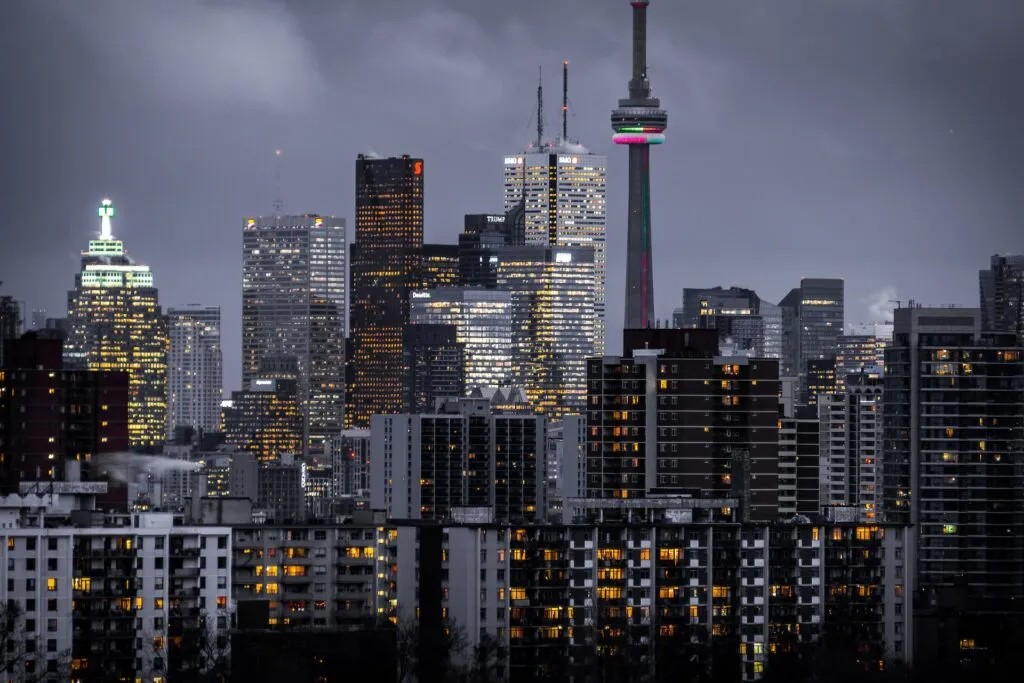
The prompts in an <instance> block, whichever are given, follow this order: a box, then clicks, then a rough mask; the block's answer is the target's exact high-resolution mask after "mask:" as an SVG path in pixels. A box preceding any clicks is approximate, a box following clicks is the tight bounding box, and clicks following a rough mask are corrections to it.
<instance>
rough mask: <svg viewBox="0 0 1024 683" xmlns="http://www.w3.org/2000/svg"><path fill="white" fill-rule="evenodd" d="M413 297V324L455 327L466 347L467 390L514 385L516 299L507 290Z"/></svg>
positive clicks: (421, 292) (437, 292)
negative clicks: (513, 312)
mask: <svg viewBox="0 0 1024 683" xmlns="http://www.w3.org/2000/svg"><path fill="white" fill-rule="evenodd" d="M411 298H412V308H411V310H410V314H409V322H410V323H411V324H413V325H419V324H429V325H452V326H454V327H455V336H456V340H457V341H458V343H460V344H462V345H463V347H464V357H465V388H466V389H467V390H470V389H475V388H478V387H496V386H505V385H507V384H508V383H509V382H510V380H511V378H512V341H511V340H512V299H511V297H510V295H509V293H508V292H507V291H503V290H499V289H481V288H477V287H445V288H441V289H430V290H419V291H415V292H412V295H411ZM403 379H405V378H404V377H403Z"/></svg>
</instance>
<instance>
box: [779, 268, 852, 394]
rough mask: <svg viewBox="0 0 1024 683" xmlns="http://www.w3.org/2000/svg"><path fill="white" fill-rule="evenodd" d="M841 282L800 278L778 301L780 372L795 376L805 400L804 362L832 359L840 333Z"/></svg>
mask: <svg viewBox="0 0 1024 683" xmlns="http://www.w3.org/2000/svg"><path fill="white" fill-rule="evenodd" d="M844 292H845V283H844V281H843V280H841V279H835V278H804V279H802V280H800V286H799V287H797V288H795V289H793V290H792V291H790V293H789V294H787V295H786V297H785V298H784V299H783V300H782V301H780V302H779V306H780V307H781V308H782V357H783V362H782V374H783V376H786V377H798V378H799V383H800V396H801V400H802V401H803V402H804V403H806V402H807V361H809V360H827V359H830V358H835V356H836V354H837V350H838V340H839V336H840V335H841V334H843V329H844V328H843V324H844V322H843V320H844V311H845V294H844Z"/></svg>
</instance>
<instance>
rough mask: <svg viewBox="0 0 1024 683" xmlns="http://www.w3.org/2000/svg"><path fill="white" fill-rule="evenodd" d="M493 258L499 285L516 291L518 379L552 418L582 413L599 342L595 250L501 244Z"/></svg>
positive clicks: (514, 365) (514, 373)
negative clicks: (590, 360)
mask: <svg viewBox="0 0 1024 683" xmlns="http://www.w3.org/2000/svg"><path fill="white" fill-rule="evenodd" d="M492 258H493V259H495V264H494V265H495V280H496V283H497V286H498V287H499V289H501V290H504V291H507V292H508V293H509V294H510V296H511V303H512V383H513V384H515V385H516V386H521V387H523V388H525V389H526V392H527V395H528V396H529V397H530V403H531V404H533V405H534V407H535V408H536V409H537V411H538V412H541V413H543V414H545V415H547V416H548V417H551V418H553V419H558V418H560V417H561V416H562V415H565V414H569V413H579V412H580V411H581V410H582V409H583V404H584V402H585V401H586V395H587V386H586V380H587V370H586V360H587V358H590V357H592V356H593V355H594V348H595V345H596V343H597V342H596V341H595V334H596V331H595V330H596V329H597V315H596V311H595V308H594V299H593V295H592V293H593V291H594V277H595V272H596V271H595V263H594V251H593V250H592V249H590V248H583V247H544V246H525V247H500V248H497V249H494V250H492Z"/></svg>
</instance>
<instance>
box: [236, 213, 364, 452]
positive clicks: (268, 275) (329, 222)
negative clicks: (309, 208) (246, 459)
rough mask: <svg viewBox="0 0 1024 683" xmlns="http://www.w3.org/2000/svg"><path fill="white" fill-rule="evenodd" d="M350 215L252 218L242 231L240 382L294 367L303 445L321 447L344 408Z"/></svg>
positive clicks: (311, 449)
mask: <svg viewBox="0 0 1024 683" xmlns="http://www.w3.org/2000/svg"><path fill="white" fill-rule="evenodd" d="M345 262H346V230H345V221H344V219H341V218H336V217H334V216H320V215H317V214H305V215H301V216H283V215H277V214H275V215H273V216H263V217H259V218H247V219H246V220H245V224H244V226H243V230H242V384H243V386H246V387H248V386H249V385H250V383H251V382H252V381H253V380H255V379H261V378H263V379H265V378H266V377H268V373H272V372H273V370H272V368H274V367H280V366H282V365H288V366H290V367H294V368H295V373H294V375H293V378H294V379H295V380H296V382H297V384H296V386H297V391H298V400H299V410H300V412H301V415H302V420H303V425H302V449H303V451H304V452H309V453H321V452H322V451H323V444H324V441H325V439H326V438H328V436H329V435H330V434H334V433H336V432H338V431H341V429H342V428H343V426H344V412H345V305H346V290H345Z"/></svg>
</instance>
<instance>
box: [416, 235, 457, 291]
mask: <svg viewBox="0 0 1024 683" xmlns="http://www.w3.org/2000/svg"><path fill="white" fill-rule="evenodd" d="M459 284H460V283H459V246H458V245H457V244H424V245H423V283H422V285H420V286H421V287H422V288H423V289H434V288H435V287H458V286H459Z"/></svg>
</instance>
